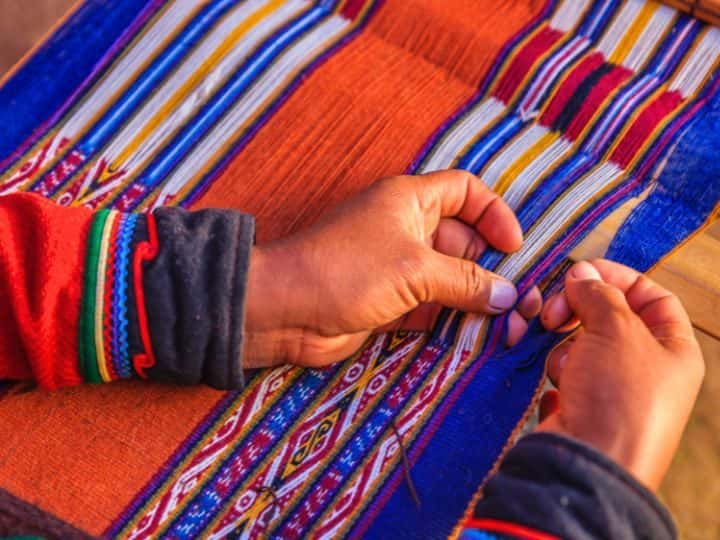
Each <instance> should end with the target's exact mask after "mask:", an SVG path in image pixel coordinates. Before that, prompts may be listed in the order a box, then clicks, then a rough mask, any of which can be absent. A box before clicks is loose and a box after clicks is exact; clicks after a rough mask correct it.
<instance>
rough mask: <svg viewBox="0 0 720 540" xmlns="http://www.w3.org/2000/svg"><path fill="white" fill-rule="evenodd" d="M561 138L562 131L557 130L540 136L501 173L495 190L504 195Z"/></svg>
mask: <svg viewBox="0 0 720 540" xmlns="http://www.w3.org/2000/svg"><path fill="white" fill-rule="evenodd" d="M559 138H560V132H557V131H548V132H547V133H545V134H544V135H543V136H542V137H540V138H539V139H538V140H537V141H536V142H535V144H533V145H532V146H531V147H530V148H528V149H527V150H526V151H525V152H524V153H523V154H521V155H520V157H519V158H518V159H516V160H515V161H514V162H513V164H512V165H511V166H510V167H508V169H507V170H505V171H504V172H503V173H502V174H501V175H500V178H499V179H498V181H497V183H496V184H495V187H494V191H495V192H496V193H498V194H500V195H504V194H505V192H506V191H507V190H508V188H509V187H510V185H511V184H512V183H513V182H514V181H515V179H516V178H517V177H518V176H519V175H520V173H521V172H522V171H524V170H525V168H526V167H528V165H530V164H531V163H532V162H533V161H535V160H536V159H537V158H538V157H539V156H540V154H542V153H543V152H544V151H545V150H547V148H548V147H549V146H550V145H551V144H553V143H554V142H555V141H557V140H558V139H559Z"/></svg>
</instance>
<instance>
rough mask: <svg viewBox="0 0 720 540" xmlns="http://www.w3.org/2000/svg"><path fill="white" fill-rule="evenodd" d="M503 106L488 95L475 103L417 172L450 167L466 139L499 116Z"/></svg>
mask: <svg viewBox="0 0 720 540" xmlns="http://www.w3.org/2000/svg"><path fill="white" fill-rule="evenodd" d="M505 108H506V107H505V104H504V103H503V102H502V101H500V100H499V99H496V98H494V97H489V98H487V99H485V100H483V101H481V102H480V103H478V104H477V105H475V107H474V108H473V109H472V110H471V111H470V112H469V113H468V114H467V115H466V116H465V117H464V118H463V119H462V120H460V122H459V123H457V124H456V125H455V126H453V127H452V128H451V129H450V131H449V133H447V134H445V136H444V137H443V138H442V140H441V141H440V144H439V145H437V146H436V147H435V149H434V150H432V152H431V154H430V156H429V157H428V158H427V159H426V161H425V163H424V164H423V166H422V167H420V169H419V170H418V172H419V173H427V172H431V171H439V170H443V169H447V168H449V167H451V166H452V165H453V163H454V162H455V160H456V158H457V156H458V154H459V153H460V152H462V150H463V149H464V148H465V147H466V146H467V144H468V141H469V140H471V139H472V138H473V137H475V136H476V135H477V134H478V133H480V132H481V131H482V130H483V129H485V127H486V126H488V125H489V124H490V123H491V122H493V121H494V120H495V119H496V118H497V117H498V116H500V114H501V113H502V112H503V111H505Z"/></svg>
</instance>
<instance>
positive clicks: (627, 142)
mask: <svg viewBox="0 0 720 540" xmlns="http://www.w3.org/2000/svg"><path fill="white" fill-rule="evenodd" d="M682 101H683V97H682V95H680V92H677V91H674V92H663V93H662V94H660V95H658V96H656V97H655V99H653V101H652V102H650V103H649V104H648V105H647V107H645V108H644V109H643V111H642V112H641V113H640V114H639V115H638V116H637V117H636V118H635V121H634V122H633V123H632V125H631V126H630V129H628V130H627V132H626V133H625V135H624V136H623V138H622V139H621V140H620V142H619V143H618V145H617V146H616V147H615V150H613V152H612V154H611V155H610V161H612V162H613V163H617V164H618V165H619V166H620V167H622V168H623V169H625V168H627V166H628V165H630V162H631V161H632V160H633V158H634V157H635V155H636V154H637V152H638V151H639V150H640V148H641V147H642V145H643V144H644V143H645V142H646V141H647V140H648V139H649V138H650V136H651V135H652V132H653V131H655V129H657V127H658V126H659V125H660V124H661V123H662V121H663V120H664V119H665V118H666V117H667V116H668V115H669V114H670V113H672V112H673V111H674V110H675V109H676V108H677V107H678V106H679V105H680V104H681V103H682Z"/></svg>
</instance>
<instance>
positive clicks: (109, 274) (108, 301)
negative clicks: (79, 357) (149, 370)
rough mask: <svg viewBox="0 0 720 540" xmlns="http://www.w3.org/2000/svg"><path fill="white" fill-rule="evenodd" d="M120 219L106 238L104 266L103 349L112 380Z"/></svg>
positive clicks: (114, 223)
mask: <svg viewBox="0 0 720 540" xmlns="http://www.w3.org/2000/svg"><path fill="white" fill-rule="evenodd" d="M119 225H120V220H119V219H115V220H114V222H113V224H112V229H111V230H110V236H109V238H108V255H107V257H108V258H107V265H106V266H105V290H104V291H103V349H104V350H105V369H107V372H108V374H109V375H110V378H111V379H112V380H117V379H119V377H118V374H117V373H116V372H115V368H114V366H113V363H112V336H113V320H112V301H113V298H112V291H113V283H114V282H115V279H114V278H115V239H116V238H117V233H118V228H119Z"/></svg>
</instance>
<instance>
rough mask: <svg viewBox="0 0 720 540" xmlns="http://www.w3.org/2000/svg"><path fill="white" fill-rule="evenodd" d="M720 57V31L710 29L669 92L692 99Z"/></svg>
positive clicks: (684, 64) (684, 65)
mask: <svg viewBox="0 0 720 540" xmlns="http://www.w3.org/2000/svg"><path fill="white" fill-rule="evenodd" d="M718 56H720V30H718V29H717V28H714V27H712V28H711V27H708V28H707V29H706V30H705V32H704V34H703V36H702V38H701V39H700V41H699V42H698V44H697V46H696V47H695V48H694V49H693V50H692V53H691V54H690V56H689V57H688V58H686V59H685V62H683V64H682V68H681V69H680V71H679V72H678V73H677V74H676V75H675V77H673V79H672V81H670V86H669V87H668V90H669V91H670V92H672V91H674V90H677V91H679V92H680V94H682V96H683V97H690V96H692V95H694V94H695V92H697V90H698V88H699V87H700V85H701V84H702V83H703V82H704V81H705V79H707V77H708V76H709V75H710V72H711V70H712V69H713V68H714V67H715V64H717V61H718Z"/></svg>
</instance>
